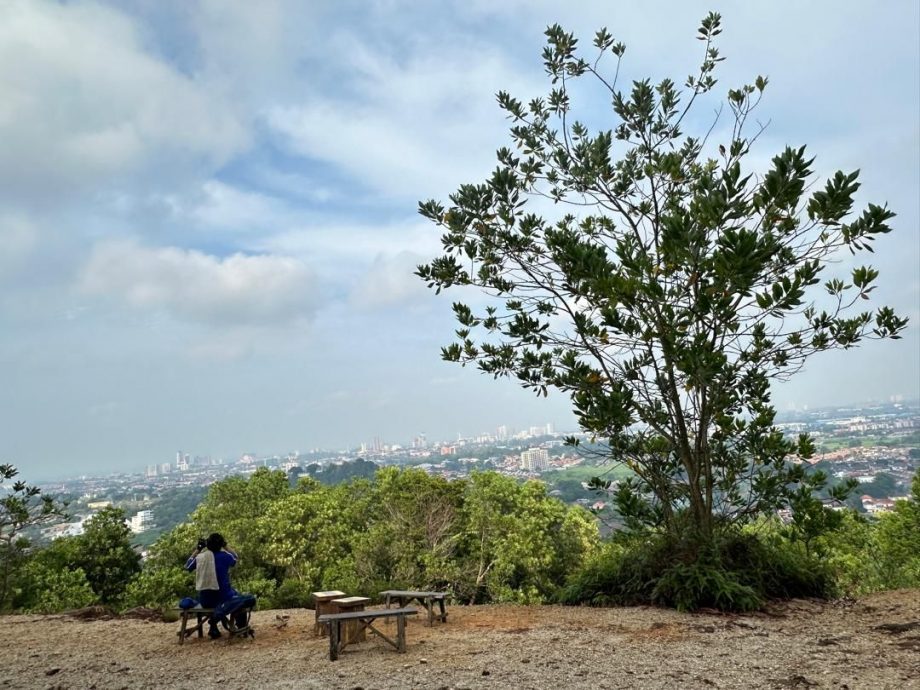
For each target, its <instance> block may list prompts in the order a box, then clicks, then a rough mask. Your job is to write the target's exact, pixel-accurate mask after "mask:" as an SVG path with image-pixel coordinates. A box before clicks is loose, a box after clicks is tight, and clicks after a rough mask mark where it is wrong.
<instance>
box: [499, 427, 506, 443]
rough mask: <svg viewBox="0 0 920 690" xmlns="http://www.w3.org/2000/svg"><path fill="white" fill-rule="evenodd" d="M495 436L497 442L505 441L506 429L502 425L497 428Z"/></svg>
mask: <svg viewBox="0 0 920 690" xmlns="http://www.w3.org/2000/svg"><path fill="white" fill-rule="evenodd" d="M497 436H498V440H499V441H507V440H508V427H506V426H504V425H502V426H500V427H498V433H497Z"/></svg>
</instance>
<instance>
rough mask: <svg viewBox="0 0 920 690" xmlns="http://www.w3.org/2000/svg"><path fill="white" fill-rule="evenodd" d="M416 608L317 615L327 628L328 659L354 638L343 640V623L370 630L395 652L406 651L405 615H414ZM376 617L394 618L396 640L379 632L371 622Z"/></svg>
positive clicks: (335, 657) (331, 659)
mask: <svg viewBox="0 0 920 690" xmlns="http://www.w3.org/2000/svg"><path fill="white" fill-rule="evenodd" d="M417 613H418V609H411V608H401V609H370V610H367V611H352V612H351V613H328V614H326V615H324V616H320V617H319V622H320V623H322V624H324V625H326V626H328V628H329V660H330V661H335V660H336V659H338V658H339V653H340V652H341V651H342V650H343V649H344V648H345V646H346V645H348V644H350V643H351V642H354V639H349V640H345V638H344V636H343V635H342V632H343V630H342V626H343V624H349V623H357V624H358V625H359V626H360V629H361V630H362V631H363V630H370V631H371V632H372V633H374V634H375V635H377V637H379V638H381V639H382V640H383V641H384V642H386V643H387V644H389V645H390V646H391V647H393V648H394V649H395V650H396V651H397V652H405V651H406V616H414V615H416V614H417ZM378 618H384V619H393V618H395V619H396V641H395V642H394V641H393V640H391V639H390V638H389V637H387V636H386V635H384V634H383V633H382V632H380V631H379V630H378V629H377V628H375V627H374V625H373V623H374V621H376V620H377V619H378Z"/></svg>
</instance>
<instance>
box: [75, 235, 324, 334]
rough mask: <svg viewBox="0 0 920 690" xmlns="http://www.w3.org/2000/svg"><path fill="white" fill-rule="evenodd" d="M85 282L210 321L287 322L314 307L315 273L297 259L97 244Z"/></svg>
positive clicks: (98, 290) (90, 288)
mask: <svg viewBox="0 0 920 690" xmlns="http://www.w3.org/2000/svg"><path fill="white" fill-rule="evenodd" d="M80 287H81V288H82V290H83V291H84V292H86V293H88V294H92V295H102V296H107V297H110V298H113V299H116V300H123V301H124V302H125V303H126V304H127V305H129V306H131V307H134V308H137V309H148V310H163V311H165V312H167V313H169V314H171V315H173V316H175V317H177V318H180V319H184V320H189V321H193V322H200V323H206V324H212V325H229V326H235V325H247V324H256V325H258V324H276V323H289V322H292V321H295V320H299V319H304V318H309V317H311V316H312V315H313V314H314V312H315V310H316V307H317V304H316V299H315V291H314V287H313V279H312V274H311V272H310V271H309V270H308V268H307V267H306V265H304V264H303V263H302V262H300V261H298V260H296V259H291V258H288V257H282V256H272V255H261V256H246V255H243V254H234V255H233V256H229V257H226V258H219V257H216V256H211V255H209V254H204V253H202V252H199V251H194V250H185V249H179V248H176V247H165V248H150V247H143V246H139V245H137V244H132V243H126V242H121V243H118V242H115V243H106V244H102V245H100V246H97V247H96V248H95V249H94V251H93V253H92V255H91V256H90V258H89V261H88V262H87V264H86V265H85V267H84V269H83V271H82V276H81V279H80Z"/></svg>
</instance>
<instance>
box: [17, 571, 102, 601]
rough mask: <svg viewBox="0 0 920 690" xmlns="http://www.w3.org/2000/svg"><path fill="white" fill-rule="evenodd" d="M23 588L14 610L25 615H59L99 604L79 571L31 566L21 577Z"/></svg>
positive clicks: (83, 574) (84, 574) (84, 575)
mask: <svg viewBox="0 0 920 690" xmlns="http://www.w3.org/2000/svg"><path fill="white" fill-rule="evenodd" d="M23 577H24V582H25V583H26V586H25V588H24V589H23V590H22V591H21V592H20V595H19V597H18V599H19V600H18V601H17V607H18V608H19V609H20V610H22V611H24V612H25V613H59V612H61V611H67V610H70V609H78V608H82V607H84V606H89V605H90V604H94V603H96V601H97V600H98V598H97V596H96V594H95V592H93V588H92V587H91V586H90V584H89V582H88V581H87V579H86V573H84V572H83V570H82V569H81V568H74V569H56V568H49V567H47V566H45V565H44V564H42V563H38V562H33V563H30V564H29V565H28V566H27V567H26V568H25V572H24V573H23Z"/></svg>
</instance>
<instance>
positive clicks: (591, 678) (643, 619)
mask: <svg viewBox="0 0 920 690" xmlns="http://www.w3.org/2000/svg"><path fill="white" fill-rule="evenodd" d="M448 613H449V618H448V623H446V624H438V623H436V624H435V627H433V628H428V627H426V626H425V625H424V624H423V621H422V620H420V619H421V616H419V620H412V621H411V622H410V624H409V626H408V629H407V639H408V652H407V653H406V654H398V653H396V652H395V651H394V650H393V649H392V648H390V647H388V646H386V645H384V644H383V643H382V642H381V641H380V640H378V639H376V638H375V637H373V636H370V637H369V639H368V641H367V642H363V643H360V644H356V645H352V646H349V647H348V648H346V650H345V651H344V652H343V654H342V656H341V657H340V659H339V660H338V661H335V662H331V661H329V657H328V643H327V641H326V640H325V639H323V638H318V637H315V636H314V634H313V611H311V610H306V609H294V610H284V611H259V612H257V613H255V614H254V616H253V621H254V625H255V627H256V636H255V639H240V640H234V641H230V640H228V639H227V638H226V636H225V637H224V638H222V639H220V640H216V641H211V640H209V639H207V638H204V639H201V640H199V639H197V638H191V639H190V640H189V641H188V642H187V643H186V644H184V645H182V646H180V645H179V644H178V638H177V636H176V631H177V630H178V623H164V622H160V621H150V620H142V619H137V618H110V619H103V620H100V619H95V620H92V619H86V618H85V617H84V618H79V617H74V616H66V615H62V616H6V617H2V618H0V643H2V649H3V651H2V653H0V688H81V689H83V688H165V687H168V688H194V689H195V690H203V689H206V688H212V687H213V688H217V687H220V688H266V689H268V688H349V689H355V688H363V689H366V690H370V689H371V688H433V689H441V688H445V689H446V688H490V689H492V690H498V689H499V688H539V689H552V690H557V689H559V690H561V689H562V688H565V689H568V688H668V689H669V690H675V689H677V688H836V689H838V690H844V689H847V688H849V689H851V690H855V689H857V688H898V689H899V690H900V689H901V688H920V590H909V591H899V592H885V593H881V594H877V595H874V596H870V597H867V598H865V599H861V600H859V601H840V602H815V601H793V602H789V603H784V604H779V605H774V606H772V607H771V609H770V610H769V611H767V612H765V613H759V614H756V615H746V616H736V615H719V614H716V613H700V614H694V615H688V614H679V613H677V612H674V611H668V610H661V609H654V608H644V607H639V608H618V609H589V608H563V607H556V606H544V607H514V606H475V607H459V606H454V607H449V609H448ZM381 627H382V628H383V629H384V631H388V632H390V633H392V632H393V631H395V625H390V626H386V625H385V624H383V625H382V626H381Z"/></svg>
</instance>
